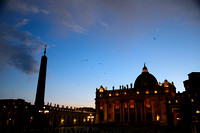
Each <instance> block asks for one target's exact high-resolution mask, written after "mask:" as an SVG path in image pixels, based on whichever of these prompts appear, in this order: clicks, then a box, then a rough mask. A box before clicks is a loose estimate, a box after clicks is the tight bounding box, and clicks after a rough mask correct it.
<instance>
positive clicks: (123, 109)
mask: <svg viewBox="0 0 200 133" xmlns="http://www.w3.org/2000/svg"><path fill="white" fill-rule="evenodd" d="M124 105H125V104H124V102H123V103H122V114H123V116H122V121H123V122H125V113H126V112H125V107H124Z"/></svg>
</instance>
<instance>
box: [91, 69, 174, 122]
mask: <svg viewBox="0 0 200 133" xmlns="http://www.w3.org/2000/svg"><path fill="white" fill-rule="evenodd" d="M175 94H176V88H175V86H174V84H173V82H172V83H170V82H168V81H167V80H165V81H164V82H163V83H160V82H158V81H157V79H156V78H155V77H154V76H153V75H152V74H151V73H149V71H148V69H147V67H146V66H145V65H144V67H143V69H142V73H141V74H140V75H139V76H138V77H137V79H136V80H135V83H134V86H133V84H130V86H129V85H126V86H120V87H119V89H115V88H114V87H113V88H112V90H107V88H106V87H105V88H104V87H103V86H100V88H98V89H96V98H95V100H96V117H95V123H96V124H103V123H104V124H106V123H141V124H142V123H146V124H148V123H149V124H151V123H160V124H162V125H167V124H168V121H167V118H168V116H167V109H166V103H167V101H166V100H167V98H168V97H173V96H175Z"/></svg>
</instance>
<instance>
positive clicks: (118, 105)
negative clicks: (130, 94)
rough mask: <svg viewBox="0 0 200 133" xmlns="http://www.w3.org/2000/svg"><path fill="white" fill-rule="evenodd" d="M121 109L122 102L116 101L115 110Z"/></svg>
mask: <svg viewBox="0 0 200 133" xmlns="http://www.w3.org/2000/svg"><path fill="white" fill-rule="evenodd" d="M119 108H120V101H116V102H115V109H119Z"/></svg>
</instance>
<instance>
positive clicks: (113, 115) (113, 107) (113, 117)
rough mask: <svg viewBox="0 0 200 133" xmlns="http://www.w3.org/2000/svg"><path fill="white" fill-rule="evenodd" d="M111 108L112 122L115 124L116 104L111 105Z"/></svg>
mask: <svg viewBox="0 0 200 133" xmlns="http://www.w3.org/2000/svg"><path fill="white" fill-rule="evenodd" d="M111 107H112V112H113V113H112V120H113V121H114V122H115V103H111Z"/></svg>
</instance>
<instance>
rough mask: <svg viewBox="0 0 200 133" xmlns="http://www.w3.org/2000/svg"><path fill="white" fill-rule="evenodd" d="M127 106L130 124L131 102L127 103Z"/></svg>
mask: <svg viewBox="0 0 200 133" xmlns="http://www.w3.org/2000/svg"><path fill="white" fill-rule="evenodd" d="M127 105H128V107H127V108H128V122H130V110H129V109H130V105H129V102H128V103H127Z"/></svg>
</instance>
